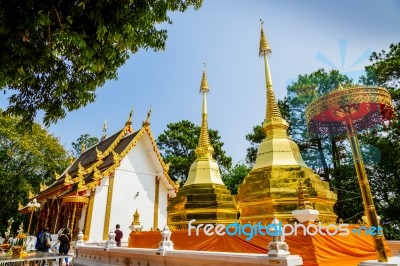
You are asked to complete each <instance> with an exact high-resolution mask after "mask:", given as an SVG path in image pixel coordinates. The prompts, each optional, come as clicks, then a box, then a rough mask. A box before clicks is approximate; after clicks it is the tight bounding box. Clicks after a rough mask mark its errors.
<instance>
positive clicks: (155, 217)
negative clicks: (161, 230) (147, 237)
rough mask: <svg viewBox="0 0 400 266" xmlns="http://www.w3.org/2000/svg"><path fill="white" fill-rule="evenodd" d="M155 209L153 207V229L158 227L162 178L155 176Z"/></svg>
mask: <svg viewBox="0 0 400 266" xmlns="http://www.w3.org/2000/svg"><path fill="white" fill-rule="evenodd" d="M154 186H155V191H154V209H153V230H157V229H158V206H159V201H160V178H159V177H158V176H156V177H155V184H154Z"/></svg>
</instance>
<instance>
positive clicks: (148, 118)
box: [142, 105, 151, 126]
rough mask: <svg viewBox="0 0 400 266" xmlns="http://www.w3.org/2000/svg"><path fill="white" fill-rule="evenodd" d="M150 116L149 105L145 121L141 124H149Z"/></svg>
mask: <svg viewBox="0 0 400 266" xmlns="http://www.w3.org/2000/svg"><path fill="white" fill-rule="evenodd" d="M150 116H151V105H150V108H149V111H148V112H147V117H146V121H144V122H143V124H142V126H147V125H150Z"/></svg>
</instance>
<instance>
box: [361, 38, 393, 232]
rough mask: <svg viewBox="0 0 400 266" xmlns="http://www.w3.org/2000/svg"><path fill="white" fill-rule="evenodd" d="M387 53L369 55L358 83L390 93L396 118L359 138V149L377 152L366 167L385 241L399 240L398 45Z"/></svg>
mask: <svg viewBox="0 0 400 266" xmlns="http://www.w3.org/2000/svg"><path fill="white" fill-rule="evenodd" d="M389 48H390V50H389V51H388V52H386V51H384V50H382V51H381V52H378V53H377V52H374V53H372V55H371V57H370V60H371V62H372V64H371V65H369V66H367V67H366V75H365V76H363V77H361V79H360V82H362V83H364V84H365V85H370V86H383V87H385V88H387V89H388V90H389V91H390V94H391V96H392V100H393V104H394V108H395V112H396V116H397V119H396V120H394V121H392V123H390V124H386V125H384V126H378V127H376V128H374V129H370V130H368V131H366V132H365V133H364V134H362V135H360V140H361V142H362V144H361V145H362V146H365V145H366V144H367V145H370V146H372V147H375V148H376V149H377V150H379V151H380V160H378V161H377V162H375V163H372V164H370V165H369V166H368V167H367V172H368V178H369V179H370V182H371V189H372V192H373V195H374V196H375V197H374V202H375V205H376V207H377V212H378V214H379V215H380V216H381V221H382V223H383V224H384V225H386V226H385V227H384V230H383V232H384V233H385V237H386V238H387V239H400V213H399V211H398V210H399V209H400V180H399V178H398V177H399V175H400V158H399V156H398V155H399V154H400V121H399V119H398V117H400V105H399V103H400V90H399V88H400V43H397V44H391V45H390V47H389Z"/></svg>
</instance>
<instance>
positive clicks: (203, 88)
mask: <svg viewBox="0 0 400 266" xmlns="http://www.w3.org/2000/svg"><path fill="white" fill-rule="evenodd" d="M208 91H209V88H208V82H207V75H206V63H204V69H203V77H202V78H201V85H200V92H201V93H207V92H208Z"/></svg>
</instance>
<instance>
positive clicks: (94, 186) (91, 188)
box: [86, 181, 97, 190]
mask: <svg viewBox="0 0 400 266" xmlns="http://www.w3.org/2000/svg"><path fill="white" fill-rule="evenodd" d="M86 186H87V189H88V190H94V189H95V188H96V186H97V181H95V182H90V183H89V184H87V185H86Z"/></svg>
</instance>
